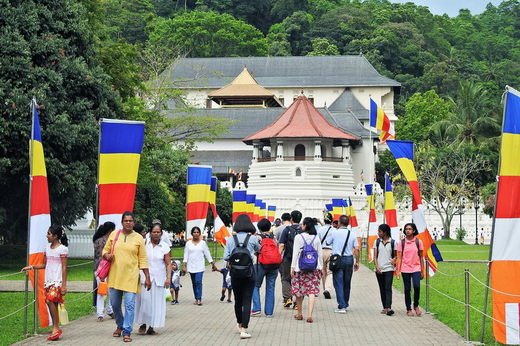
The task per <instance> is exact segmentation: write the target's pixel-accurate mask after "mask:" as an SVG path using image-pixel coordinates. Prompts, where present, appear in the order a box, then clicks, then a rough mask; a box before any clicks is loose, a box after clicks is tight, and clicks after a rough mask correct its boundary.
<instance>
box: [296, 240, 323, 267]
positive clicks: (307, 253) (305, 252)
mask: <svg viewBox="0 0 520 346" xmlns="http://www.w3.org/2000/svg"><path fill="white" fill-rule="evenodd" d="M301 236H302V238H303V248H302V251H301V252H300V258H299V259H298V266H299V267H300V270H301V271H302V272H311V271H314V270H316V268H317V267H318V251H316V249H315V248H314V246H313V245H312V244H313V243H314V239H316V236H314V238H312V241H311V242H310V244H307V242H306V241H305V237H304V236H303V234H301Z"/></svg>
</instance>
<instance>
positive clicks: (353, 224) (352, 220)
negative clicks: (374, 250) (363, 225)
mask: <svg viewBox="0 0 520 346" xmlns="http://www.w3.org/2000/svg"><path fill="white" fill-rule="evenodd" d="M346 202H347V216H348V224H349V225H350V228H351V229H352V232H354V234H355V235H356V237H357V240H358V247H360V246H361V232H360V231H359V224H358V221H357V217H356V211H355V210H354V206H353V205H352V201H351V200H350V197H349V198H348V201H346Z"/></svg>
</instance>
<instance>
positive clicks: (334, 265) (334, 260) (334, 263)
mask: <svg viewBox="0 0 520 346" xmlns="http://www.w3.org/2000/svg"><path fill="white" fill-rule="evenodd" d="M348 238H350V231H348V234H347V239H346V240H345V244H343V250H341V254H340V255H332V256H330V260H329V269H330V270H331V271H333V272H336V271H338V270H340V269H343V268H342V267H343V266H342V263H341V257H342V255H343V253H344V252H345V248H346V247H347V243H348Z"/></svg>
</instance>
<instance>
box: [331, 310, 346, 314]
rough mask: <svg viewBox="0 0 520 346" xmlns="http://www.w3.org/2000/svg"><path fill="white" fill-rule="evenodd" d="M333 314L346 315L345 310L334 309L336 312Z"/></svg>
mask: <svg viewBox="0 0 520 346" xmlns="http://www.w3.org/2000/svg"><path fill="white" fill-rule="evenodd" d="M334 312H335V313H337V314H346V313H347V310H346V309H336V310H334Z"/></svg>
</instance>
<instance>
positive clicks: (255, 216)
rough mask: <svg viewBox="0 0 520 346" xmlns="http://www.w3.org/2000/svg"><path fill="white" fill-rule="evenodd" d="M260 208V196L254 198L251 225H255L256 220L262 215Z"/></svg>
mask: <svg viewBox="0 0 520 346" xmlns="http://www.w3.org/2000/svg"><path fill="white" fill-rule="evenodd" d="M261 208H262V200H261V199H260V198H256V199H255V207H254V211H253V218H252V219H251V222H252V223H253V225H255V227H256V224H257V223H258V220H260V219H261V217H260V216H261V215H262V211H261Z"/></svg>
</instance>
